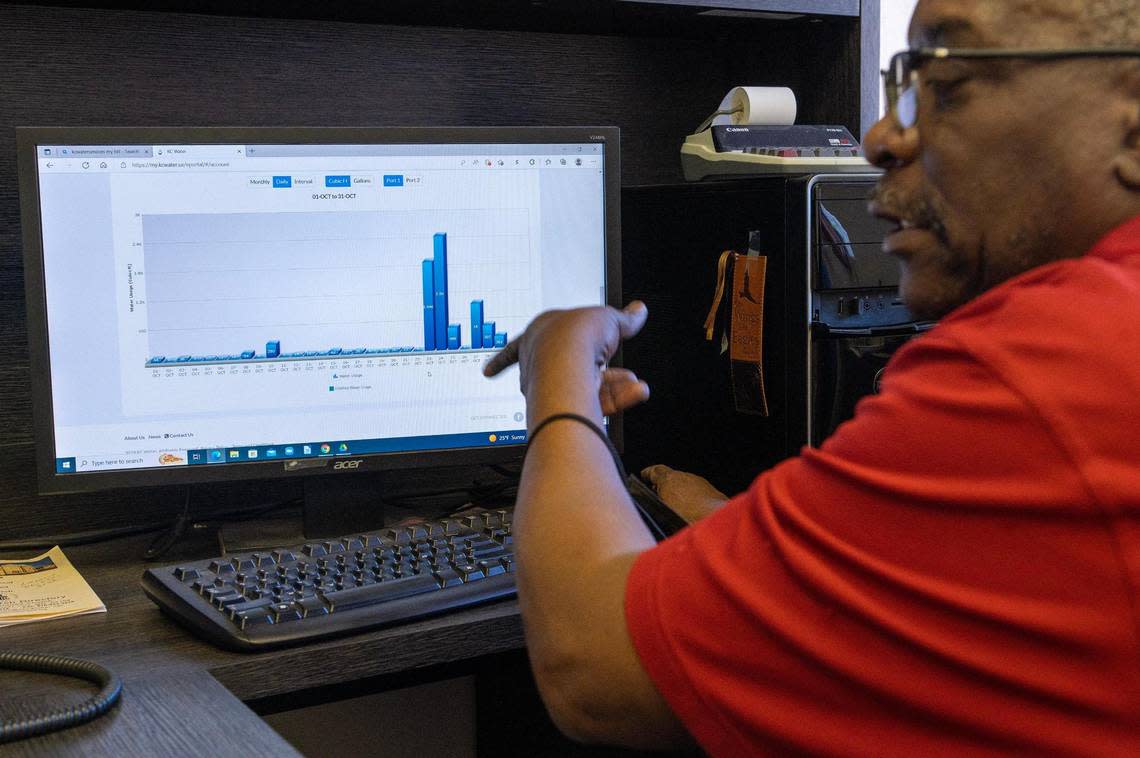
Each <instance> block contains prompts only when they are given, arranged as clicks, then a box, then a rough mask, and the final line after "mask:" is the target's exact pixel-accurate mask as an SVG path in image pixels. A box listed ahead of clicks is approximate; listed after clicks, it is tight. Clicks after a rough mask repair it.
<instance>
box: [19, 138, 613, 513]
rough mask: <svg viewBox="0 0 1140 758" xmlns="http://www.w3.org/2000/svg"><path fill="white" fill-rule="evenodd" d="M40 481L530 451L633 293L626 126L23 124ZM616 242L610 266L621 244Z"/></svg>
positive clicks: (44, 487)
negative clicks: (587, 333) (511, 365)
mask: <svg viewBox="0 0 1140 758" xmlns="http://www.w3.org/2000/svg"><path fill="white" fill-rule="evenodd" d="M19 149H20V152H21V155H20V163H21V170H22V176H21V179H22V190H23V205H24V224H25V246H26V248H27V250H26V255H25V258H26V271H27V280H28V282H27V289H28V312H29V320H28V326H29V338H30V344H31V352H32V361H33V362H32V368H33V387H34V389H33V392H34V398H33V399H34V401H35V402H34V410H35V414H36V432H37V455H38V456H39V461H38V468H39V472H40V487H41V491H45V492H64V491H74V490H89V489H97V488H103V487H114V486H124V485H139V484H163V483H190V482H197V481H213V480H219V479H226V478H252V477H264V476H275V475H280V476H287V475H290V474H293V473H299V472H311V473H329V472H331V471H339V470H345V469H362V470H366V469H368V468H374V467H380V468H383V467H392V466H402V465H424V464H425V463H427V464H434V465H447V464H450V463H460V462H464V461H468V460H469V461H471V462H477V461H480V460H495V459H496V455H498V454H502V455H504V456H505V457H509V456H508V455H507V454H514V455H515V456H517V455H518V454H519V451H520V449H521V446H522V445H523V444H524V443H525V441H526V423H525V405H524V399H523V397H522V395H521V394H520V392H519V386H518V377H517V374H514V375H513V376H507V377H499V378H497V379H495V380H489V379H487V378H485V377H483V375H482V373H481V370H482V366H483V364H484V363H485V362H486V360H487V359H488V358H489V357H490V355H491V354H493V353H494V352H495V351H496V350H498V349H500V348H501V347H503V346H504V345H505V344H506V342H507V341H508V340H510V339H511V338H512V337H513V336H515V335H516V334H518V333H519V332H520V331H521V330H522V329H523V328H524V327H525V326H526V324H527V323H528V321H529V320H530V319H531V318H533V317H534V316H535V315H536V314H537V313H539V312H540V311H543V310H546V309H549V308H563V307H572V306H580V305H596V304H604V303H607V302H611V303H612V302H613V301H614V299H615V298H617V297H618V296H619V294H620V293H619V290H620V286H619V285H618V283H617V265H616V264H617V255H616V251H617V246H618V241H617V236H618V231H617V230H618V219H617V194H618V193H617V174H616V170H617V152H616V151H617V132H616V130H615V129H597V128H593V129H587V128H581V129H560V128H510V129H508V128H502V129H499V128H470V129H351V130H349V129H317V128H313V129H64V128H61V129H36V130H32V129H29V130H20V135H19ZM607 254H608V255H607Z"/></svg>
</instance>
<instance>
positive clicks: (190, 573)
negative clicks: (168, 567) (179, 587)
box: [174, 568, 202, 582]
mask: <svg viewBox="0 0 1140 758" xmlns="http://www.w3.org/2000/svg"><path fill="white" fill-rule="evenodd" d="M174 576H176V577H178V581H180V582H192V581H194V580H195V579H197V578H198V577H200V576H202V574H201V572H199V571H198V569H195V568H176V569H174Z"/></svg>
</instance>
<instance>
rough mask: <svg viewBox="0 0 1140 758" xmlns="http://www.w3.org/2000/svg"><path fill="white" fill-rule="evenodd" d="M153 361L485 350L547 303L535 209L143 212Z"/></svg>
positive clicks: (149, 356)
mask: <svg viewBox="0 0 1140 758" xmlns="http://www.w3.org/2000/svg"><path fill="white" fill-rule="evenodd" d="M142 248H143V266H142V269H141V272H136V273H137V274H141V276H139V278H140V280H144V281H145V292H146V297H145V303H144V305H143V306H141V307H144V308H145V315H146V338H147V359H146V366H147V367H150V368H154V367H162V366H169V365H171V364H174V365H196V366H201V365H203V364H206V365H209V364H232V363H243V362H253V363H257V362H267V361H305V360H314V359H329V358H336V357H349V356H365V355H366V356H390V355H394V354H402V353H417V354H426V353H439V352H448V351H483V350H486V351H490V350H494V349H496V348H499V347H502V346H503V345H505V344H506V341H507V340H508V339H509V335H510V334H511V333H512V332H513V331H516V330H519V329H521V328H522V327H523V326H525V324H526V322H527V321H528V320H529V318H531V317H532V316H533V314H534V313H535V312H536V311H537V310H538V309H539V305H540V296H541V293H540V291H539V290H540V287H539V280H538V276H537V270H538V261H537V260H536V251H535V244H534V242H533V240H532V236H531V233H530V217H529V211H528V209H526V208H517V209H512V208H506V209H504V208H490V209H480V208H469V209H464V208H449V209H445V210H379V211H311V212H289V213H280V212H275V213H205V214H170V213H167V214H152V215H144V216H143V217H142Z"/></svg>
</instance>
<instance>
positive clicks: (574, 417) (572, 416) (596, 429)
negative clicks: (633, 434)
mask: <svg viewBox="0 0 1140 758" xmlns="http://www.w3.org/2000/svg"><path fill="white" fill-rule="evenodd" d="M560 419H568V420H570V421H577V422H578V423H579V424H584V425H585V426H586V428H587V429H589V430H590V431H591V432H593V433H594V434H596V435H598V437H600V438H601V440H602V442H604V443H605V444H606V448H607V449H609V451H610V455H611V456H613V459H614V465H615V466H617V470H618V473H619V474H620V475H621V478H622V481H623V482H624V481H625V466H624V465H623V464H622V462H621V456H620V455H618V451H617V448H615V447H614V443H613V441H612V440H610V438H609V435H607V434H606V433H605V431H604V430H603V429H602V428H601V427H600V426H598V425H597V424H595V423H594V422H593V421H591V420H590V419H588V418H586V417H585V416H582V415H580V414H577V413H555V414H552V415H550V416H547V417H546V418H544V419H543V420H542V421H540V422H538V426H536V427H535V428H534V431H533V432H531V433H530V434H529V435H528V436H527V441H526V449H527V452H530V446H531V445H532V444H533V443H534V440H535V438H536V437H537V436H538V433H539V432H541V431H542V430H543V429H545V428H546V427H547V425H548V424H550V423H551V422H553V421H559V420H560ZM523 457H524V458H525V457H526V456H525V453H524V456H523Z"/></svg>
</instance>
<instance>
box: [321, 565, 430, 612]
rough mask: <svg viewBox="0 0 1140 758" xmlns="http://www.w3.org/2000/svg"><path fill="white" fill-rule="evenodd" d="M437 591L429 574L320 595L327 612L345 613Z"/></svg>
mask: <svg viewBox="0 0 1140 758" xmlns="http://www.w3.org/2000/svg"><path fill="white" fill-rule="evenodd" d="M438 589H439V582H437V581H436V580H435V577H434V576H432V575H431V574H419V575H417V576H409V577H408V578H406V579H389V580H388V581H386V582H380V583H379V584H369V585H366V586H364V587H349V588H348V589H345V590H337V591H335V592H324V593H321V594H322V595H323V596H324V599H325V600H326V601H327V602H328V603H329V612H330V613H336V612H337V611H347V610H350V609H352V608H361V607H363V606H366V605H376V604H377V603H383V602H386V601H388V600H397V599H399V598H402V597H408V596H410V595H422V594H423V593H425V592H432V591H434V590H438Z"/></svg>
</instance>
